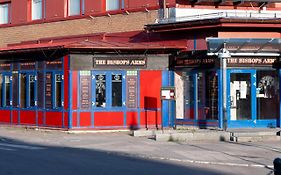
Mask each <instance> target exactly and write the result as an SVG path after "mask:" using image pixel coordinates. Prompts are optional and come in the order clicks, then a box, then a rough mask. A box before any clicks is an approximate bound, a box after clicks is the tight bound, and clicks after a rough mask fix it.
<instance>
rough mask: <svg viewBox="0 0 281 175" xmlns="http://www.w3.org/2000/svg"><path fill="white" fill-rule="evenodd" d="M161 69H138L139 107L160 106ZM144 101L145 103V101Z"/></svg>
mask: <svg viewBox="0 0 281 175" xmlns="http://www.w3.org/2000/svg"><path fill="white" fill-rule="evenodd" d="M161 84H162V72H161V71H140V107H141V108H145V105H147V107H149V108H160V107H161V100H160V89H161ZM145 102H146V103H145Z"/></svg>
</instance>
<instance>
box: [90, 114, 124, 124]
mask: <svg viewBox="0 0 281 175" xmlns="http://www.w3.org/2000/svg"><path fill="white" fill-rule="evenodd" d="M94 123H95V126H120V127H123V125H124V116H123V112H95V113H94Z"/></svg>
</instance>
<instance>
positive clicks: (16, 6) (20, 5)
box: [11, 0, 30, 24]
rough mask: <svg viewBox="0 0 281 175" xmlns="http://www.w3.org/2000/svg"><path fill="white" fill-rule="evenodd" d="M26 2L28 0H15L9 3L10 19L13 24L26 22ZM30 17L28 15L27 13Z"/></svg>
mask: <svg viewBox="0 0 281 175" xmlns="http://www.w3.org/2000/svg"><path fill="white" fill-rule="evenodd" d="M27 4H28V0H17V1H13V2H12V3H11V11H12V14H11V16H12V17H11V21H12V23H13V24H20V23H25V22H27V18H28V16H27V13H28V9H27ZM29 17H30V15H29Z"/></svg>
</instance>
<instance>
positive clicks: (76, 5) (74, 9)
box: [68, 0, 84, 16]
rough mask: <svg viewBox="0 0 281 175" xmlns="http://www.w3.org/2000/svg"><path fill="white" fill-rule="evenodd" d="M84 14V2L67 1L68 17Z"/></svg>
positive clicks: (81, 0)
mask: <svg viewBox="0 0 281 175" xmlns="http://www.w3.org/2000/svg"><path fill="white" fill-rule="evenodd" d="M83 13H84V0H68V16H74V15H80V14H83Z"/></svg>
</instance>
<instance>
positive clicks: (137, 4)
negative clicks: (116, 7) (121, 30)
mask: <svg viewBox="0 0 281 175" xmlns="http://www.w3.org/2000/svg"><path fill="white" fill-rule="evenodd" d="M158 5H159V3H158V0H141V1H140V0H125V8H129V9H130V8H141V7H154V6H158Z"/></svg>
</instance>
